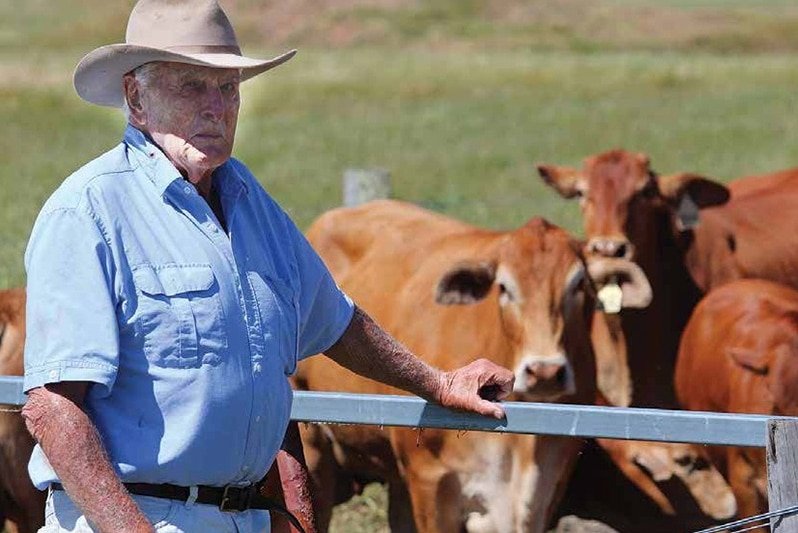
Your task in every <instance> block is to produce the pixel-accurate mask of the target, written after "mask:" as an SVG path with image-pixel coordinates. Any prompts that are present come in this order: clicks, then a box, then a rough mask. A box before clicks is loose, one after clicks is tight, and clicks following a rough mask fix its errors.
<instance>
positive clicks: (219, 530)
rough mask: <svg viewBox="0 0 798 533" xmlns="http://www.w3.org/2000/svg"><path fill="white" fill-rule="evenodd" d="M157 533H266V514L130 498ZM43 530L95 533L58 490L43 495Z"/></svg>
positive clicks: (138, 497) (64, 532) (45, 532)
mask: <svg viewBox="0 0 798 533" xmlns="http://www.w3.org/2000/svg"><path fill="white" fill-rule="evenodd" d="M132 496H133V500H134V501H135V502H136V504H137V505H138V506H139V509H141V511H142V512H143V513H144V516H146V517H147V518H148V519H149V520H150V523H151V524H152V525H153V526H154V528H155V531H157V533H269V532H270V531H271V522H270V518H269V511H261V510H250V511H244V512H242V513H226V512H224V511H221V510H220V509H219V508H218V507H216V506H214V505H203V504H199V503H186V502H181V501H177V500H167V499H163V498H152V497H150V496H138V495H135V494H134V495H132ZM44 516H45V521H44V527H43V528H41V529H40V530H39V533H66V532H68V533H95V530H94V529H92V527H91V525H89V523H88V521H87V520H86V517H85V516H83V513H82V512H81V511H80V510H78V508H77V507H75V505H74V504H73V503H72V500H70V499H69V496H67V493H66V492H64V491H62V490H51V491H50V492H49V494H48V495H47V506H46V507H45V511H44Z"/></svg>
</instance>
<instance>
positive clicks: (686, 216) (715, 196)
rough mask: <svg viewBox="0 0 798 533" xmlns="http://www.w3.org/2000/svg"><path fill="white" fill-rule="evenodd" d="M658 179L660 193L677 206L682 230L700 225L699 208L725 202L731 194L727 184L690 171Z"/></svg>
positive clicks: (677, 221) (677, 217)
mask: <svg viewBox="0 0 798 533" xmlns="http://www.w3.org/2000/svg"><path fill="white" fill-rule="evenodd" d="M657 181H658V183H657V185H658V186H659V190H660V194H661V195H662V196H663V197H664V198H665V199H667V200H668V202H669V203H670V204H671V205H675V206H676V213H675V214H676V226H677V228H678V229H679V230H680V231H687V230H691V229H693V228H695V227H696V226H698V223H699V216H700V215H699V209H701V208H704V207H712V206H714V205H722V204H725V203H726V202H728V201H729V197H730V196H731V193H730V192H729V189H728V188H726V186H725V185H722V184H720V183H718V182H716V181H712V180H710V179H707V178H704V177H703V176H698V175H696V174H690V173H689V172H682V173H679V174H673V175H671V176H662V177H660V178H659V179H658V180H657Z"/></svg>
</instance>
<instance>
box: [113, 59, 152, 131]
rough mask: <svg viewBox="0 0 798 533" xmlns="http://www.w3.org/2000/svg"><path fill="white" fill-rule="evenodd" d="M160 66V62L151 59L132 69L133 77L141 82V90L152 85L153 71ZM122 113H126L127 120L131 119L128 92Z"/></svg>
mask: <svg viewBox="0 0 798 533" xmlns="http://www.w3.org/2000/svg"><path fill="white" fill-rule="evenodd" d="M158 66H159V62H157V61H151V62H149V63H144V64H143V65H141V66H138V67H136V68H134V69H133V70H132V71H131V74H133V77H134V78H136V81H138V82H139V86H140V91H139V92H144V91H146V90H147V89H148V88H149V87H150V83H151V82H152V79H153V72H155V70H156V69H157V68H158ZM120 81H121V80H120ZM122 113H123V114H124V115H125V120H128V121H130V107H129V106H128V105H127V94H125V101H124V103H123V104H122Z"/></svg>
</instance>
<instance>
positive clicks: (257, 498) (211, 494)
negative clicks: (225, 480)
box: [50, 483, 305, 533]
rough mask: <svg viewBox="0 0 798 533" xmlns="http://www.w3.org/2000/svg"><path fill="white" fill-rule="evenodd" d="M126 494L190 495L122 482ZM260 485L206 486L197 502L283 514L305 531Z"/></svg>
mask: <svg viewBox="0 0 798 533" xmlns="http://www.w3.org/2000/svg"><path fill="white" fill-rule="evenodd" d="M123 485H124V486H125V488H126V489H127V491H128V492H129V493H131V494H137V495H139V496H152V497H154V498H164V499H167V500H179V501H183V502H187V501H188V499H189V497H190V496H191V489H190V488H188V487H181V486H179V485H170V484H169V483H163V484H161V485H152V484H150V483H123ZM260 487H261V486H260V484H257V485H249V486H247V487H235V486H232V485H228V486H226V487H208V486H206V485H198V486H197V497H196V499H195V500H194V501H195V502H196V503H204V504H207V505H215V506H217V507H219V509H221V510H222V511H224V512H226V513H237V512H241V511H246V510H248V509H262V510H269V511H275V512H277V513H280V514H281V515H283V516H284V517H285V518H286V520H288V521H289V522H290V523H291V525H292V526H294V527H295V528H296V529H297V531H300V532H302V533H304V532H305V530H304V529H303V528H302V525H301V524H300V523H299V520H297V518H296V517H295V516H294V515H293V514H292V513H291V512H290V511H289V510H288V509H286V508H285V507H283V506H282V505H280V504H279V503H277V502H275V501H274V500H273V499H271V498H269V497H268V496H264V495H263V494H262V493H261V492H260ZM50 488H51V489H52V490H64V487H63V485H61V484H60V483H51V484H50Z"/></svg>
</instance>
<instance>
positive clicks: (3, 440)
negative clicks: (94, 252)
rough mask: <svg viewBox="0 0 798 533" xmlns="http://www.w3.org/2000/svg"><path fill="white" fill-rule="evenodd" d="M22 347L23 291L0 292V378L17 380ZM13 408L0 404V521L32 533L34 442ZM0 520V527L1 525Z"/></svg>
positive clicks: (38, 502) (39, 506) (37, 517)
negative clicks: (15, 378)
mask: <svg viewBox="0 0 798 533" xmlns="http://www.w3.org/2000/svg"><path fill="white" fill-rule="evenodd" d="M24 347H25V289H23V288H15V289H7V290H2V291H0V375H10V376H21V375H22V372H23V358H22V354H23V350H24ZM16 410H17V408H15V407H14V406H9V405H2V404H0V517H5V518H6V519H8V522H7V523H6V526H7V528H8V531H9V532H18V533H33V532H35V531H36V530H38V529H39V528H40V527H42V526H43V525H44V501H45V496H46V494H45V493H44V492H40V491H39V490H37V489H36V488H35V487H34V486H33V483H31V481H30V477H29V476H28V459H30V455H31V452H32V451H33V445H34V441H33V438H32V437H31V436H30V434H29V433H28V430H27V429H26V428H25V423H24V421H23V420H22V416H21V415H20V414H19V413H18V412H15V411H16ZM2 522H3V521H2V519H0V524H2Z"/></svg>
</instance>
